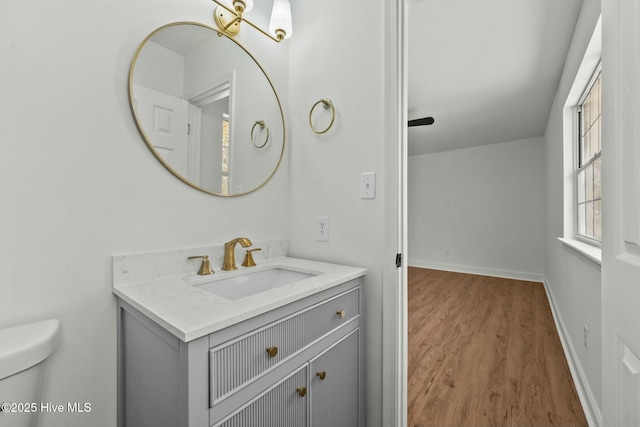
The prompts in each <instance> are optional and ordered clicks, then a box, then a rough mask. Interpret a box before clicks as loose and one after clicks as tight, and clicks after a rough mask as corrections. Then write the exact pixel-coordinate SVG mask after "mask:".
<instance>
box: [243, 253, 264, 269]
mask: <svg viewBox="0 0 640 427" xmlns="http://www.w3.org/2000/svg"><path fill="white" fill-rule="evenodd" d="M261 250H262V248H255V249H248V250H247V254H246V256H245V257H244V261H242V266H243V267H253V266H255V265H256V262H255V261H254V260H253V254H252V253H251V252H253V251H261Z"/></svg>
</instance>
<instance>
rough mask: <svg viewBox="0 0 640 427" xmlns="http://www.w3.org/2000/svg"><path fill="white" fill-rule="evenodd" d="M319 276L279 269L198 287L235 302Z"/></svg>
mask: <svg viewBox="0 0 640 427" xmlns="http://www.w3.org/2000/svg"><path fill="white" fill-rule="evenodd" d="M318 274H319V273H303V272H301V271H295V270H288V269H286V268H282V267H277V268H271V269H269V270H262V271H256V272H252V273H247V274H242V275H238V276H233V277H229V278H226V279H220V280H215V281H213V282H208V283H204V284H202V285H197V287H198V288H200V289H202V290H204V291H207V292H211V293H213V294H216V295H219V296H221V297H224V298H227V299H231V300H235V299H240V298H244V297H248V296H250V295H254V294H259V293H261V292H266V291H268V290H271V289H275V288H278V287H280V286H284V285H288V284H290V283H293V282H299V281H300V280H304V279H308V278H310V277H314V276H317V275H318Z"/></svg>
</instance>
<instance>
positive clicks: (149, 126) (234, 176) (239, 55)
mask: <svg viewBox="0 0 640 427" xmlns="http://www.w3.org/2000/svg"><path fill="white" fill-rule="evenodd" d="M129 104H130V106H131V112H132V114H133V117H134V120H135V122H136V126H137V127H138V130H139V132H140V135H141V136H142V139H143V140H144V142H145V143H146V145H147V147H149V149H150V150H151V152H152V153H153V155H154V156H155V157H156V159H158V161H159V162H160V163H161V164H162V165H163V166H164V167H165V168H166V169H167V170H169V171H170V172H171V173H172V174H173V175H175V176H176V177H177V178H179V179H180V180H181V181H183V182H184V183H186V184H188V185H190V186H191V187H193V188H196V189H198V190H200V191H203V192H205V193H209V194H213V195H216V196H226V197H231V196H239V195H243V194H248V193H251V192H253V191H256V190H258V189H260V188H262V187H263V186H264V185H265V184H266V183H267V182H269V180H270V179H271V178H272V177H273V175H274V174H275V173H276V171H277V169H278V167H279V166H280V164H281V162H282V159H283V156H284V150H285V145H286V129H285V119H284V113H283V110H282V105H281V103H280V99H279V97H278V94H277V92H276V90H275V87H274V86H273V83H272V82H271V80H270V79H269V77H268V76H267V73H266V72H265V70H264V69H263V68H262V66H261V65H260V64H259V63H258V61H257V60H256V59H255V57H254V56H253V55H252V54H251V53H250V52H249V51H248V50H247V49H246V48H245V47H244V46H242V45H241V44H240V43H239V42H237V41H236V40H234V39H232V38H230V37H228V36H226V35H224V34H222V33H220V32H219V31H218V30H217V29H215V28H213V27H210V26H208V25H205V24H201V23H198V22H187V21H182V22H173V23H170V24H167V25H163V26H162V27H159V28H157V29H156V30H154V31H153V32H151V33H150V34H149V35H148V36H147V37H146V38H145V39H144V40H143V41H142V43H141V44H140V46H139V47H138V49H137V51H136V53H135V55H134V57H133V60H132V61H131V68H130V70H129Z"/></svg>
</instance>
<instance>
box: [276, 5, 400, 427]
mask: <svg viewBox="0 0 640 427" xmlns="http://www.w3.org/2000/svg"><path fill="white" fill-rule="evenodd" d="M384 5H385V1H384V0H374V1H371V0H369V1H367V0H357V1H351V2H344V1H341V0H327V1H321V2H318V1H313V0H296V1H295V2H292V8H293V15H294V21H293V22H294V29H293V32H294V33H293V37H292V38H291V39H290V40H289V41H288V43H290V46H291V50H290V53H291V56H290V59H291V60H290V65H291V68H290V76H291V85H290V88H289V89H290V93H291V98H290V110H291V115H290V130H291V147H290V154H291V170H290V189H291V192H290V216H289V218H290V220H291V223H290V240H289V242H290V243H289V252H290V254H291V255H293V256H298V257H309V258H312V259H318V260H324V261H331V262H337V263H343V264H350V265H355V266H361V267H365V268H367V269H369V273H368V274H367V276H366V281H365V289H364V295H365V305H364V310H365V315H364V324H365V327H366V332H365V336H366V340H367V348H366V359H367V372H366V382H367V425H368V426H369V427H381V419H382V409H381V408H382V391H381V386H382V385H381V376H382V360H381V353H382V315H381V311H382V297H381V294H382V287H383V283H382V266H381V264H382V263H383V262H393V260H383V259H382V258H383V249H384V248H383V231H384V226H385V223H384V218H383V212H384V203H385V193H384V179H385V170H384V169H383V166H384V152H385V149H384V147H385V141H384V134H385V132H384V119H385V115H384V102H385V100H384V74H383V72H384V69H385V63H384V54H385V49H384V25H385V21H384V15H383V11H384V9H385V8H384ZM347 64H348V65H347ZM321 98H330V99H331V100H332V101H333V103H334V105H335V108H336V111H337V113H336V116H337V117H336V121H335V124H334V125H333V128H331V130H329V131H328V132H327V133H326V134H324V135H316V134H314V133H313V132H312V131H311V129H310V127H309V124H308V120H309V110H310V109H311V107H312V105H313V104H314V103H316V102H317V101H318V100H319V99H321ZM316 110H317V111H316V112H315V114H318V119H320V118H321V115H322V114H323V113H326V111H324V110H323V109H322V108H321V107H320V108H317V109H316ZM363 172H376V173H377V180H376V181H377V184H378V185H377V198H376V199H374V200H362V199H360V174H361V173H363ZM317 216H328V217H329V235H330V241H329V242H317V241H316V233H315V227H316V217H317Z"/></svg>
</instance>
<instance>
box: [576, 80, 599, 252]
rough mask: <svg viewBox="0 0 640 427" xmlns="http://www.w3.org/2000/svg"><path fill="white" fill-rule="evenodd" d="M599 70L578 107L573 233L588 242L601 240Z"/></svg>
mask: <svg viewBox="0 0 640 427" xmlns="http://www.w3.org/2000/svg"><path fill="white" fill-rule="evenodd" d="M600 77H601V73H600V67H598V69H597V70H596V73H595V75H594V77H593V78H592V79H591V82H590V83H589V85H588V86H587V88H586V90H585V93H584V94H583V96H582V98H581V99H580V102H579V103H578V127H579V131H578V141H577V149H578V150H577V153H578V155H577V158H578V165H577V172H576V176H577V180H576V181H577V198H576V200H577V206H576V208H577V230H576V233H577V235H578V236H580V237H582V238H585V239H588V240H589V241H592V242H600V241H601V239H602V186H601V179H600V177H601V173H600V171H601V165H602V159H601V149H602V142H601V119H600V117H601V112H602V109H601V101H600V100H601V96H600V95H601V81H600Z"/></svg>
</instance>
